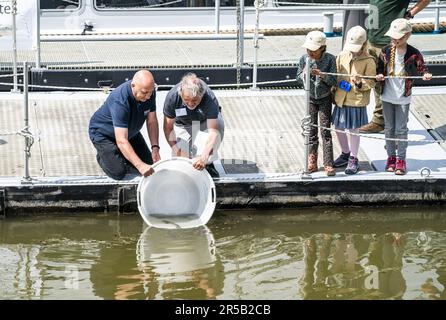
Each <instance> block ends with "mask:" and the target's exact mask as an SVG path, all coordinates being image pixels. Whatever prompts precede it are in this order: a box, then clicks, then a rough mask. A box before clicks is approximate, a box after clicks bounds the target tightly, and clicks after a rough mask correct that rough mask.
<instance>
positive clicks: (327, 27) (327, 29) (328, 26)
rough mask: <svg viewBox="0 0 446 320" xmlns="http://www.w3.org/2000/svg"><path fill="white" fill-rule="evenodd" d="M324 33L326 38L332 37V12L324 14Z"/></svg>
mask: <svg viewBox="0 0 446 320" xmlns="http://www.w3.org/2000/svg"><path fill="white" fill-rule="evenodd" d="M323 15H324V33H325V35H326V36H327V37H333V36H334V32H333V23H334V12H324V13H323Z"/></svg>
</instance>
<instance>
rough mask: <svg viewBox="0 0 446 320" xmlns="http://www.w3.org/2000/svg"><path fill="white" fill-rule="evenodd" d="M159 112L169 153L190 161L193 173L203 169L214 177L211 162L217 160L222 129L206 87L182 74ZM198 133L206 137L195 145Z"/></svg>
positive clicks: (223, 126)
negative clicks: (205, 133) (162, 116)
mask: <svg viewBox="0 0 446 320" xmlns="http://www.w3.org/2000/svg"><path fill="white" fill-rule="evenodd" d="M163 112H164V126H163V129H164V135H165V137H166V140H167V141H168V143H169V145H170V146H171V147H172V151H173V153H174V154H175V155H177V156H184V157H188V158H193V166H194V168H195V169H197V170H203V169H204V168H206V169H207V170H208V171H209V173H210V174H211V176H213V177H216V176H218V172H217V171H216V170H215V167H214V166H213V164H212V161H214V160H216V159H217V149H218V147H219V145H220V143H221V141H222V139H223V135H224V128H225V125H224V121H223V118H222V116H221V113H220V106H219V104H218V100H217V98H216V97H215V95H214V93H213V92H212V91H211V89H209V87H208V86H207V85H206V83H205V82H204V81H203V80H201V79H200V78H198V77H197V76H196V75H195V74H194V73H188V74H186V75H185V76H184V77H183V79H182V80H181V82H180V83H178V84H177V85H176V86H175V87H173V88H172V89H171V90H170V91H169V93H168V94H167V96H166V100H165V102H164V109H163ZM200 131H204V132H207V135H202V136H205V137H206V138H205V139H202V140H201V141H198V140H199V139H197V136H198V135H199V134H200ZM197 150H198V151H201V152H200V154H197V152H196V151H197Z"/></svg>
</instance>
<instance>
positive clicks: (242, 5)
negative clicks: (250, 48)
mask: <svg viewBox="0 0 446 320" xmlns="http://www.w3.org/2000/svg"><path fill="white" fill-rule="evenodd" d="M240 40H241V41H240V45H241V48H240V64H241V65H242V66H243V64H244V61H245V59H244V52H245V0H240Z"/></svg>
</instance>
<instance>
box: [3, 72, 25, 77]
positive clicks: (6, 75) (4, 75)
mask: <svg viewBox="0 0 446 320" xmlns="http://www.w3.org/2000/svg"><path fill="white" fill-rule="evenodd" d="M16 76H23V73H14V74H2V75H0V78H12V77H16Z"/></svg>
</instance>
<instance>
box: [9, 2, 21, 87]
mask: <svg viewBox="0 0 446 320" xmlns="http://www.w3.org/2000/svg"><path fill="white" fill-rule="evenodd" d="M16 16H17V0H12V68H13V69H12V70H13V71H12V72H13V73H14V77H13V79H14V80H13V82H14V86H13V88H12V90H11V92H14V93H18V92H20V90H19V88H18V84H17V82H18V78H17V23H16Z"/></svg>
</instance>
